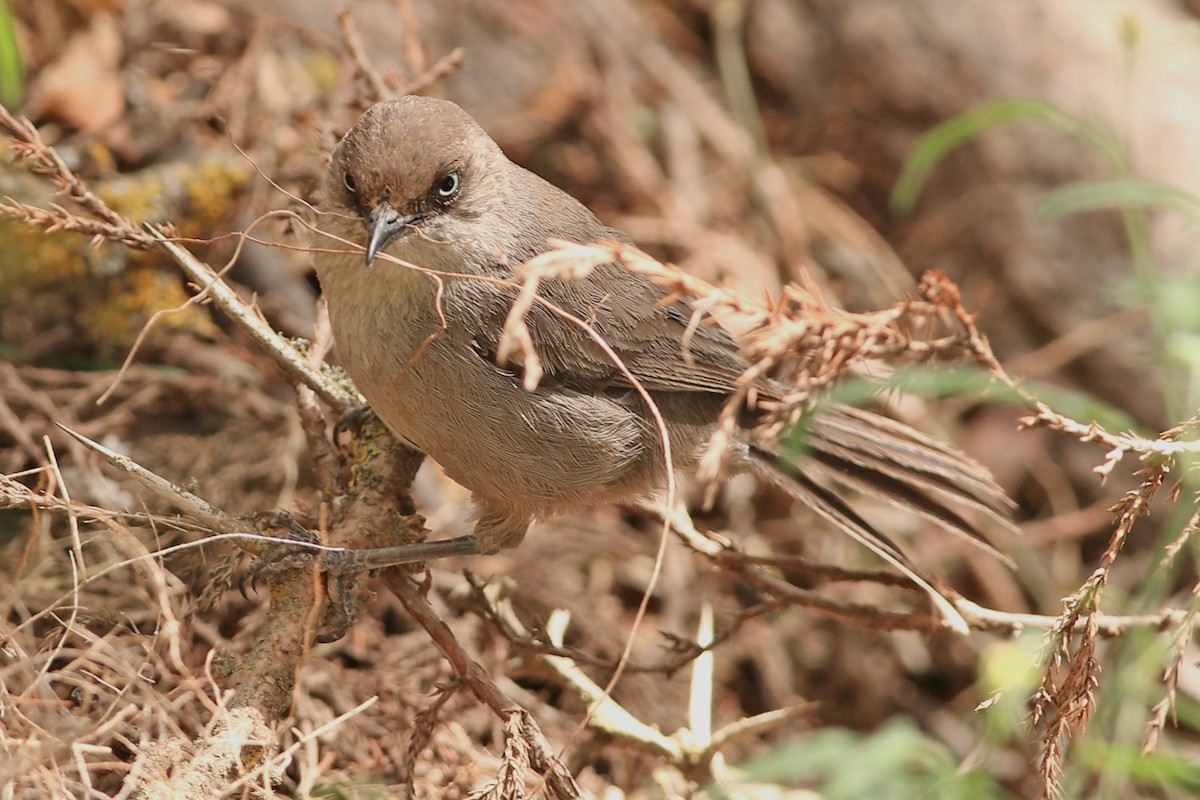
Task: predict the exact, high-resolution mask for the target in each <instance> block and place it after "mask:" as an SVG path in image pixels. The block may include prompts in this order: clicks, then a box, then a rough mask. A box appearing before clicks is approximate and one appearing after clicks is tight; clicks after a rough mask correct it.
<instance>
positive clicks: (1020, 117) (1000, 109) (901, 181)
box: [890, 97, 1113, 214]
mask: <svg viewBox="0 0 1200 800" xmlns="http://www.w3.org/2000/svg"><path fill="white" fill-rule="evenodd" d="M1016 124H1033V125H1039V126H1041V127H1043V128H1047V129H1049V130H1052V131H1058V132H1060V133H1063V134H1065V135H1067V136H1069V137H1071V138H1073V139H1078V140H1079V141H1081V142H1083V143H1084V144H1085V145H1087V146H1088V147H1089V148H1090V149H1093V150H1095V151H1097V152H1098V153H1101V154H1108V155H1109V156H1110V157H1111V156H1112V151H1113V143H1112V137H1110V136H1109V135H1108V134H1107V133H1105V132H1104V131H1103V130H1101V129H1100V128H1099V127H1098V126H1096V125H1094V124H1093V123H1091V122H1089V121H1087V120H1085V119H1083V118H1082V117H1078V116H1075V115H1074V114H1071V113H1068V112H1067V111H1064V110H1063V109H1062V108H1060V107H1058V106H1057V105H1055V104H1053V103H1051V102H1049V101H1047V100H1042V99H1039V98H1033V97H1023V98H1020V97H1019V98H1007V99H1003V100H996V101H994V102H991V103H986V104H984V105H981V106H978V107H976V108H973V109H971V110H970V111H966V112H963V113H962V114H959V115H958V116H956V117H952V118H951V119H948V120H946V121H945V122H943V123H942V124H941V125H938V126H937V127H935V128H934V129H933V130H931V131H929V132H928V133H926V134H925V135H924V136H922V137H921V139H920V141H918V142H917V144H916V146H915V147H914V148H913V150H912V153H910V154H909V156H908V160H907V161H905V163H904V168H903V169H902V170H901V172H900V177H899V178H898V179H897V180H896V187H895V188H894V189H893V190H892V197H891V200H890V204H891V208H892V210H893V211H894V212H896V213H899V214H906V213H908V212H909V211H911V210H912V208H913V206H914V205H915V204H916V202H917V197H918V196H919V195H920V193H921V190H922V189H923V188H924V187H925V183H926V181H927V180H928V179H929V174H930V173H931V172H933V169H934V167H936V166H937V165H938V163H939V162H941V160H942V159H944V158H945V157H946V155H947V154H948V153H949V152H950V151H951V150H954V149H955V148H956V147H960V146H962V145H964V144H966V143H967V142H970V141H971V140H973V139H977V138H979V136H980V135H982V134H983V133H986V132H987V131H989V130H991V129H993V128H999V127H1002V126H1007V125H1016Z"/></svg>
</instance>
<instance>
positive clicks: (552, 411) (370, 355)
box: [314, 95, 1012, 628]
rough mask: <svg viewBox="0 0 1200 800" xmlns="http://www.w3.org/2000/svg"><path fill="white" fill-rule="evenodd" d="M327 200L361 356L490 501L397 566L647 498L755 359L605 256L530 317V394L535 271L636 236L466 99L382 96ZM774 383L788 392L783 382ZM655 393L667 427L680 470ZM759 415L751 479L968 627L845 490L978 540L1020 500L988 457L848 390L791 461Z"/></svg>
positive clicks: (320, 261)
mask: <svg viewBox="0 0 1200 800" xmlns="http://www.w3.org/2000/svg"><path fill="white" fill-rule="evenodd" d="M320 198H321V199H320V203H319V206H318V211H319V214H318V219H317V225H316V227H317V230H318V232H319V233H320V235H321V236H322V237H324V238H325V243H326V244H329V245H330V246H322V247H319V248H316V252H315V255H314V268H315V271H316V274H317V277H318V279H319V281H320V285H321V289H322V292H323V294H324V296H325V298H326V300H327V302H328V308H329V317H330V324H331V327H332V330H333V335H334V339H335V341H336V343H337V348H338V353H339V357H340V359H341V363H342V365H343V367H344V368H345V370H346V372H347V373H348V375H349V376H350V378H351V380H352V381H353V382H354V384H355V385H356V386H357V387H358V389H359V390H360V391H361V393H362V395H363V396H364V397H365V398H366V400H367V402H368V404H369V405H370V406H371V407H372V408H373V409H374V411H375V413H376V414H377V415H378V417H379V418H380V419H381V420H382V421H383V422H384V423H385V424H386V425H387V427H388V428H389V429H390V430H391V432H392V433H393V434H394V435H395V436H396V437H397V438H398V439H399V440H400V441H402V442H403V443H405V444H406V445H408V446H410V447H412V448H415V449H416V450H419V451H420V452H422V453H424V454H426V455H427V456H428V457H430V458H432V459H433V460H434V461H436V462H437V463H438V464H439V465H440V466H441V467H442V469H443V470H444V471H445V473H446V474H447V475H448V476H449V477H450V478H451V479H453V480H454V481H456V482H457V483H459V484H461V485H462V486H463V487H465V488H466V489H468V490H470V492H471V495H472V502H473V506H474V511H473V531H472V532H471V533H470V534H469V535H467V536H461V537H456V538H452V539H443V540H435V541H430V542H424V543H418V544H413V545H402V546H400V547H397V548H384V549H385V550H389V551H390V552H391V555H390V556H389V558H391V561H390V562H389V563H392V564H395V563H404V562H415V561H424V560H426V559H429V558H436V557H441V556H448V555H465V554H486V553H495V552H498V551H500V550H504V549H507V548H511V547H515V546H517V545H518V544H520V543H521V541H522V539H523V538H524V537H525V534H526V531H527V530H528V529H529V527H530V525H531V522H532V521H533V520H535V519H542V520H544V519H548V518H552V517H555V516H558V515H561V514H565V513H570V512H574V511H579V510H582V509H586V508H590V507H594V506H597V505H601V504H608V503H629V502H633V501H637V500H640V499H645V498H647V497H651V496H653V495H655V494H656V493H658V492H661V490H662V489H663V487H664V486H665V485H666V483H667V480H668V470H669V469H674V470H680V471H684V472H687V471H694V470H695V469H696V468H697V465H698V464H699V461H700V459H701V457H702V456H703V454H704V453H705V451H706V448H707V447H708V446H709V443H710V440H711V438H712V435H713V433H714V431H715V430H716V425H717V420H718V416H719V414H720V413H721V409H722V408H723V407H724V405H725V404H726V402H727V401H728V400H729V398H730V396H731V394H733V393H734V391H735V389H736V387H737V385H738V381H739V379H740V378H741V377H742V375H743V374H744V373H745V372H746V370H747V368H748V364H747V362H746V361H745V359H744V358H743V356H742V355H741V351H740V349H739V346H738V344H737V342H736V341H735V339H734V337H733V336H732V335H731V334H730V333H729V332H728V331H727V330H726V329H725V328H724V327H722V326H720V325H719V324H716V323H713V322H711V321H710V324H703V325H699V326H695V325H692V324H691V321H692V319H693V315H694V313H695V312H694V309H693V308H692V307H691V306H690V305H689V304H688V302H687V299H686V298H678V297H674V296H668V290H667V289H665V288H664V287H662V286H660V285H658V284H656V283H655V282H653V281H652V280H651V279H650V278H649V277H647V276H645V275H642V274H636V273H634V272H631V271H630V270H628V269H626V268H625V267H624V266H622V265H621V264H619V263H615V262H613V263H605V264H600V265H599V266H597V267H595V268H594V269H592V270H591V271H590V272H588V273H587V274H586V275H584V276H583V277H580V278H578V279H574V278H549V279H544V280H542V281H541V282H540V283H539V287H538V290H539V295H540V297H541V299H542V301H543V302H538V303H535V304H533V305H532V306H531V307H530V308H529V309H528V311H527V312H526V314H525V317H524V323H525V325H526V328H527V329H528V331H529V335H530V341H531V343H532V346H533V350H534V352H536V354H537V357H538V360H539V362H540V365H541V368H542V375H541V378H540V380H539V381H538V382H537V385H536V387H535V388H532V389H530V388H529V386H528V385H527V384H526V381H525V377H526V376H525V375H524V373H523V367H522V365H521V364H520V363H516V360H515V359H511V358H505V357H504V356H503V347H502V337H503V331H504V326H505V321H506V319H507V318H508V317H509V314H510V312H511V310H512V307H513V303H514V301H515V300H516V298H517V296H518V292H519V288H518V286H517V283H516V281H515V280H514V278H515V276H516V270H517V269H518V268H519V267H520V266H521V265H522V264H524V263H526V262H528V261H529V260H531V259H533V258H535V257H537V256H539V255H542V254H544V253H547V252H548V251H550V250H552V249H553V248H554V247H555V245H554V244H553V243H554V242H569V243H578V244H621V245H625V244H629V243H630V239H629V237H627V236H625V235H624V234H623V233H621V232H619V231H617V230H614V229H613V228H610V227H608V226H606V225H605V224H603V223H602V222H601V221H600V220H599V219H598V218H597V217H596V216H595V215H594V214H593V213H592V212H591V211H590V210H588V209H587V208H586V207H585V206H584V205H583V204H582V203H581V202H579V201H578V200H577V199H575V198H574V197H573V196H571V195H570V194H569V193H567V192H565V191H563V190H562V189H559V188H558V187H556V186H554V185H553V184H551V183H549V182H548V181H546V180H544V179H543V178H541V177H539V176H538V175H536V174H534V173H533V172H530V171H529V170H526V169H524V168H523V167H521V166H519V165H517V164H515V163H514V162H512V161H511V160H510V159H509V158H508V157H507V156H506V155H505V154H504V152H503V151H502V150H501V148H500V147H499V145H497V144H496V142H495V141H493V140H492V138H491V137H490V136H489V135H488V134H487V132H486V131H485V130H484V129H483V128H482V127H481V126H480V125H479V124H478V123H477V122H476V121H475V120H474V119H473V118H472V117H471V116H470V115H469V114H468V113H467V112H466V111H464V110H463V109H462V108H460V107H459V106H458V105H456V104H455V103H453V102H450V101H448V100H442V99H436V98H431V97H423V96H416V95H410V96H405V97H400V98H397V99H393V100H387V101H383V102H379V103H376V104H375V105H373V106H371V107H370V108H368V109H367V110H366V111H365V112H364V113H363V114H362V116H361V117H360V118H359V119H358V121H357V122H356V123H355V124H354V125H353V127H352V128H351V129H350V130H349V131H348V132H347V133H346V134H345V136H344V137H343V138H342V139H341V141H340V142H339V143H338V144H337V145H336V147H335V149H334V150H333V153H332V156H331V158H330V161H329V165H328V168H327V170H326V174H325V177H324V180H323V182H322V185H321V188H320ZM384 262H386V263H384ZM556 310H560V311H564V312H566V314H560V313H556ZM570 317H574V318H575V320H572V319H570ZM578 320H586V321H587V322H588V324H589V326H590V328H591V329H592V331H594V333H595V334H597V335H598V336H599V337H600V338H601V339H602V340H603V341H604V343H606V344H607V348H608V349H606V348H605V347H602V346H601V345H600V343H598V342H597V341H596V340H595V339H594V338H592V335H591V334H590V333H589V332H588V330H586V329H585V328H584V327H583V326H580V325H579V324H578ZM609 349H610V350H611V353H610V352H609ZM613 354H615V355H616V356H617V357H618V359H619V362H620V364H618V363H617V359H614V358H613V357H612V355H613ZM631 378H632V380H631ZM755 389H756V394H757V395H758V396H759V397H761V398H767V399H770V398H776V399H778V398H780V397H782V396H783V395H784V394H785V393H786V387H784V386H781V385H779V384H777V383H775V382H773V381H772V380H771V379H770V378H763V379H761V380H760V381H759V382H758V383H757V384H756V387H755ZM641 391H645V392H646V393H647V394H648V395H649V398H651V399H652V400H653V403H654V405H655V406H656V407H657V412H658V414H659V415H660V417H661V420H662V423H663V424H664V426H665V431H666V433H667V434H668V441H669V445H670V446H669V451H670V463H669V464H668V463H667V460H666V450H667V448H665V447H664V443H663V438H662V435H661V431H660V428H659V425H658V423H656V421H655V417H654V415H653V414H652V412H651V409H650V407H649V405H648V403H647V402H646V397H644V396H643V395H642V394H641ZM754 417H755V414H754V412H753V409H749V408H748V409H746V410H745V411H744V412H743V413H742V414H741V417H740V418H739V421H740V423H741V424H742V427H741V428H740V429H739V432H738V435H737V436H735V437H733V439H732V441H731V442H730V444H729V445H728V447H727V452H725V453H724V456H725V464H726V469H727V470H728V471H729V472H730V473H739V472H751V473H754V474H756V475H758V476H760V477H762V478H764V479H765V480H767V481H769V482H770V483H773V484H776V485H778V486H780V487H782V488H783V489H784V490H786V491H787V492H788V493H790V494H791V495H792V496H793V497H795V498H797V499H798V500H800V501H802V502H803V503H805V504H807V505H808V506H810V507H811V508H812V509H813V510H814V511H815V512H816V513H817V514H818V515H819V516H821V517H823V518H825V519H826V520H828V521H829V522H831V523H832V524H833V525H834V526H835V527H836V528H838V529H840V530H842V531H844V532H845V533H847V534H849V535H850V536H851V537H852V538H854V539H855V540H856V541H858V542H860V543H861V544H862V545H864V546H865V547H867V548H868V549H870V550H871V551H872V552H874V553H875V554H876V555H877V556H879V557H880V558H882V559H883V560H884V561H885V562H887V563H888V564H890V565H891V566H892V567H894V568H895V569H897V570H899V571H900V572H902V573H903V574H904V575H906V576H907V577H908V578H909V579H910V580H912V581H913V582H914V583H915V584H917V585H918V586H919V587H921V588H922V589H924V590H925V591H926V592H927V593H929V595H930V597H931V598H932V599H933V602H934V603H935V605H936V606H937V608H938V609H939V611H941V612H942V615H943V617H945V618H946V619H947V620H948V621H949V622H950V623H951V625H952V627H956V628H961V627H963V626H964V625H965V623H962V620H961V617H959V616H958V614H957V612H955V611H954V609H953V607H952V606H951V605H950V604H949V603H948V601H946V600H945V599H944V597H943V596H942V595H941V593H940V592H938V591H937V590H936V589H935V588H934V587H933V586H932V584H931V582H930V580H929V579H928V578H927V577H925V576H924V575H922V574H921V572H920V571H919V570H918V569H917V567H916V566H914V564H913V563H912V562H911V561H910V559H909V558H908V557H907V556H906V555H905V554H904V552H903V551H902V550H901V548H900V547H899V546H898V545H897V544H896V543H895V542H894V541H893V540H892V539H891V538H889V537H888V536H886V535H885V534H883V533H882V532H880V531H879V530H877V529H876V528H875V527H874V526H872V525H871V524H870V523H869V522H868V521H867V520H866V519H864V517H862V516H861V515H860V514H859V513H857V512H856V511H855V510H854V508H853V507H852V505H851V503H850V502H849V501H847V499H846V498H845V497H844V496H843V492H842V491H841V490H840V488H839V487H840V486H841V485H848V486H849V487H850V488H852V489H856V490H863V491H866V492H868V493H872V494H875V495H878V496H882V497H883V498H885V499H887V500H890V501H892V502H894V503H895V504H897V505H899V506H901V507H903V508H906V509H909V510H911V511H913V512H915V513H917V514H919V515H923V516H925V517H928V518H931V519H933V520H935V521H937V522H938V523H939V524H941V525H942V526H943V527H945V528H947V529H949V530H950V531H952V532H954V533H958V534H962V535H965V536H967V537H968V538H971V539H976V540H979V539H982V533H981V531H980V530H979V527H978V526H977V525H976V524H975V523H973V522H972V521H970V520H969V519H968V516H970V514H969V513H968V514H964V513H963V512H964V511H968V512H970V511H973V512H982V514H983V515H984V516H985V517H988V518H991V519H993V520H997V521H999V522H1000V524H1002V525H1005V526H1007V525H1008V524H1009V523H1008V522H1007V520H1008V517H1009V515H1010V513H1011V509H1012V503H1011V501H1010V500H1009V499H1008V497H1007V496H1006V495H1005V493H1004V491H1003V489H1001V488H1000V487H999V486H998V485H997V484H996V483H995V481H994V480H993V478H992V477H991V476H990V474H989V473H988V472H987V470H986V468H984V467H983V466H982V465H980V464H979V463H978V462H976V461H974V460H973V459H971V458H970V457H968V456H967V455H965V454H964V453H962V452H960V451H959V450H957V449H955V448H952V447H950V446H948V445H945V444H943V443H941V442H938V441H936V440H934V439H932V438H931V437H928V436H926V435H924V434H922V433H919V432H918V431H916V430H914V429H912V428H910V427H908V426H906V425H904V424H902V423H900V422H897V421H895V420H892V419H890V418H887V417H883V416H880V415H878V414H875V413H872V412H869V411H866V410H863V409H858V408H852V407H848V406H842V405H837V404H828V405H826V406H825V407H823V408H822V410H821V411H820V413H818V414H816V415H815V416H814V417H813V419H812V420H811V423H810V426H809V430H808V434H807V440H806V442H805V453H804V455H803V456H802V457H800V458H793V459H790V460H789V459H787V458H783V457H782V456H781V453H780V452H779V450H778V448H777V447H775V446H773V445H771V444H770V443H769V442H766V441H763V440H762V439H761V437H756V436H755V433H754ZM831 480H832V483H831ZM379 565H382V564H381V563H377V564H376V566H379Z"/></svg>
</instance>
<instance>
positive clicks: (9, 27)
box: [0, 0, 25, 109]
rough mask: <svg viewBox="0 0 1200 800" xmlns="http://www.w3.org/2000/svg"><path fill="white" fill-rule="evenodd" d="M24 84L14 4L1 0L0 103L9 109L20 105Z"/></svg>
mask: <svg viewBox="0 0 1200 800" xmlns="http://www.w3.org/2000/svg"><path fill="white" fill-rule="evenodd" d="M24 86H25V70H24V67H23V66H22V64H21V51H20V49H19V48H18V47H17V29H16V25H15V24H14V23H13V15H12V6H11V5H10V4H9V2H8V0H0V105H3V106H4V107H5V108H9V109H15V108H17V107H18V106H20V105H21V100H22V95H23V94H24Z"/></svg>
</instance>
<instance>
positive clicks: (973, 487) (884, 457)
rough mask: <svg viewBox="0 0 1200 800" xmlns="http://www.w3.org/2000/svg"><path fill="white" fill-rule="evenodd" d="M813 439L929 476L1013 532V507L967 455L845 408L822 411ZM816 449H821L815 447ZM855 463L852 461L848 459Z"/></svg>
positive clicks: (903, 427) (984, 470)
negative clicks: (1011, 519) (1009, 518)
mask: <svg viewBox="0 0 1200 800" xmlns="http://www.w3.org/2000/svg"><path fill="white" fill-rule="evenodd" d="M812 433H813V436H814V437H816V438H818V439H819V440H821V441H824V442H829V443H832V444H836V445H838V446H841V447H844V448H847V449H849V450H853V451H855V452H857V453H859V454H861V456H862V457H863V458H870V457H873V458H874V459H875V460H876V461H877V462H879V463H882V464H891V465H893V466H892V469H899V470H903V471H908V472H912V473H916V474H919V475H923V476H927V477H928V478H930V479H932V480H934V481H936V482H937V483H938V484H939V485H940V486H942V487H943V488H944V489H946V490H948V491H950V492H951V493H952V494H953V495H955V497H956V498H957V499H958V500H960V501H963V502H970V503H971V504H972V505H975V506H976V507H978V508H980V509H982V510H984V511H986V512H988V513H989V516H992V517H993V518H994V519H996V521H998V522H1000V523H1001V524H1003V525H1006V526H1009V527H1011V523H1010V522H1009V521H1008V515H1009V514H1011V513H1012V511H1013V508H1014V506H1015V504H1014V503H1013V502H1012V500H1011V499H1009V497H1008V496H1007V495H1006V494H1005V493H1004V490H1003V489H1001V488H1000V487H999V486H998V485H996V482H995V481H993V480H992V478H991V476H990V475H989V474H988V471H987V468H986V467H984V466H983V465H982V464H980V463H979V462H977V461H975V460H974V459H972V458H970V457H969V456H967V455H966V454H965V453H963V452H961V451H959V450H955V449H954V448H952V447H950V446H948V445H946V444H944V443H943V442H939V441H938V440H936V439H933V438H930V437H928V436H926V435H925V434H923V433H920V432H918V431H916V430H914V429H913V428H910V427H909V426H907V425H904V424H903V423H900V422H896V421H895V420H893V419H889V418H888V417H883V416H880V415H878V414H872V413H871V412H869V411H862V410H860V409H856V408H850V407H847V406H833V407H830V408H829V409H827V410H822V411H821V412H820V413H819V414H818V415H817V417H816V418H815V420H814V422H813V427H812ZM814 447H815V449H822V448H821V447H820V446H819V445H817V444H816V443H814ZM852 460H853V459H852Z"/></svg>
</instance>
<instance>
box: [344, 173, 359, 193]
mask: <svg viewBox="0 0 1200 800" xmlns="http://www.w3.org/2000/svg"><path fill="white" fill-rule="evenodd" d="M342 183H343V184H345V186H346V191H348V192H350V194H358V185H357V184H355V183H354V176H353V175H351V174H350V173H349V172H347V173H345V174H344V175H342Z"/></svg>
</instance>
